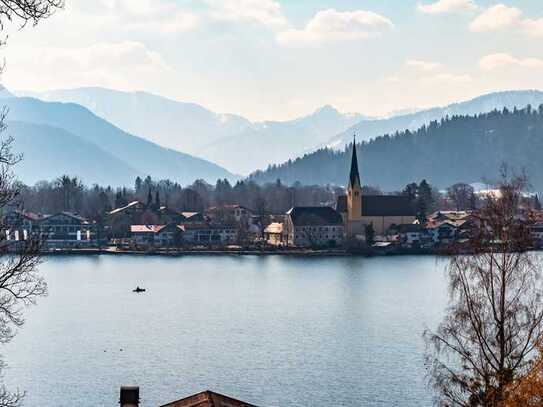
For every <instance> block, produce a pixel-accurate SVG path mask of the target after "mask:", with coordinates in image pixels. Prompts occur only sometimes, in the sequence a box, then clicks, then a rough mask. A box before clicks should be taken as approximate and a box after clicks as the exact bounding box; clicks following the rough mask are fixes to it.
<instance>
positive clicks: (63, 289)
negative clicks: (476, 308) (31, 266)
mask: <svg viewBox="0 0 543 407" xmlns="http://www.w3.org/2000/svg"><path fill="white" fill-rule="evenodd" d="M42 269H43V271H44V273H45V275H46V277H47V281H48V283H49V292H50V295H49V297H47V298H45V299H42V300H40V302H39V304H38V306H37V307H34V308H32V309H31V310H29V312H28V314H27V315H28V317H27V323H26V325H25V326H24V328H23V329H22V331H21V332H20V333H19V335H18V336H17V337H16V338H15V340H14V342H13V343H12V344H10V345H9V346H8V347H7V348H6V349H4V352H3V353H4V354H5V355H6V356H7V361H8V363H9V366H10V368H9V369H8V370H7V371H6V376H7V377H6V381H7V382H8V384H9V385H10V386H19V387H21V388H23V389H25V390H27V391H28V393H29V394H28V397H27V400H26V405H28V406H73V405H80V406H106V405H110V406H113V405H116V403H117V402H118V390H119V386H120V385H122V384H138V385H140V387H141V392H142V397H143V398H142V405H143V406H156V405H159V404H161V403H165V402H167V401H171V400H174V399H177V398H180V397H181V396H185V395H189V394H191V393H195V392H198V391H201V390H204V389H207V388H211V389H213V390H215V391H218V392H221V393H225V394H230V395H233V396H235V397H238V398H241V399H243V400H247V401H250V402H253V403H256V404H258V405H261V406H281V407H284V406H316V405H321V406H330V405H334V406H355V405H364V406H392V405H395V406H396V405H397V406H417V407H418V406H424V405H430V397H429V394H428V390H427V388H426V386H425V383H424V366H423V351H424V343H423V341H422V338H421V334H422V331H423V329H424V328H425V327H426V326H427V325H428V326H435V325H436V324H437V322H438V321H439V319H440V316H441V315H442V312H443V309H444V306H445V305H446V286H445V278H444V274H443V264H440V263H439V262H437V261H436V259H435V258H433V257H387V258H372V259H367V258H354V257H345V258H288V257H275V256H270V257H250V256H247V257H245V256H224V257H206V256H202V257H184V258H164V257H138V256H115V257H113V256H90V257H52V258H50V259H48V261H47V263H46V264H44V265H43V266H42ZM138 285H139V286H140V287H144V288H146V289H147V292H146V293H143V294H134V293H132V289H133V288H134V287H136V286H138Z"/></svg>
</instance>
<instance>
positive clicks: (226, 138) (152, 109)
mask: <svg viewBox="0 0 543 407" xmlns="http://www.w3.org/2000/svg"><path fill="white" fill-rule="evenodd" d="M17 93H18V94H19V95H22V96H25V95H26V96H32V97H37V98H39V99H42V100H47V101H60V102H71V103H77V104H80V105H82V106H85V107H86V108H87V109H89V110H91V111H92V112H93V113H94V114H96V115H98V116H100V117H103V118H104V119H106V120H108V121H110V122H111V123H113V124H115V125H116V126H119V127H120V128H122V129H124V130H126V131H128V132H130V133H132V134H136V135H138V136H141V137H145V138H146V139H148V140H149V141H152V142H154V143H157V144H159V145H161V146H164V147H167V148H172V149H175V150H178V151H183V152H186V153H189V154H192V155H196V156H199V157H202V158H204V159H207V160H210V161H213V162H215V163H217V164H219V165H222V166H224V167H226V168H228V169H229V170H230V171H232V172H234V173H240V174H249V173H250V172H252V171H254V170H255V169H257V168H265V167H266V166H267V165H268V164H270V163H280V162H283V161H285V160H288V159H289V158H291V157H296V156H298V155H301V154H304V153H305V152H308V151H312V150H313V149H314V148H315V147H316V146H318V145H320V144H322V143H324V142H326V141H327V140H329V139H330V137H331V136H333V135H336V134H338V133H340V132H342V131H344V130H345V129H347V128H349V127H350V126H353V125H355V124H356V123H358V122H360V121H361V120H363V119H365V118H367V117H365V116H363V115H361V114H357V113H354V114H349V113H346V114H344V113H340V112H338V111H337V110H336V109H335V108H333V107H332V106H324V107H322V108H320V109H318V110H316V111H315V112H313V113H312V114H310V115H308V116H305V117H301V118H298V119H295V120H289V121H283V122H280V121H265V122H256V123H253V122H251V121H249V120H248V119H245V118H243V117H241V116H239V115H233V114H221V113H215V112H212V111H210V110H208V109H206V108H205V107H203V106H200V105H197V104H194V103H185V102H178V101H174V100H171V99H167V98H164V97H161V96H157V95H153V94H149V93H145V92H121V91H116V90H111V89H104V88H77V89H65V90H51V91H46V92H17Z"/></svg>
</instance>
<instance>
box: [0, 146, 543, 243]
mask: <svg viewBox="0 0 543 407" xmlns="http://www.w3.org/2000/svg"><path fill="white" fill-rule="evenodd" d="M491 192H492V194H495V193H497V192H496V191H491ZM488 193H490V192H488ZM157 200H158V198H157ZM157 202H158V201H157ZM539 212H541V211H539ZM539 212H538V213H539ZM475 226H477V216H476V210H471V211H460V210H458V211H450V210H447V211H443V210H442V211H436V212H434V213H431V214H430V215H428V216H426V215H424V217H421V216H420V214H419V213H417V209H416V206H415V203H414V202H413V200H412V199H410V198H409V196H407V195H371V194H367V193H364V192H363V188H362V184H361V178H360V173H359V169H358V159H357V153H356V149H354V148H353V152H352V159H351V167H350V172H349V178H348V185H347V188H346V190H345V194H343V195H339V196H338V198H337V201H336V203H335V205H334V206H294V207H292V208H291V209H290V210H288V211H287V212H286V213H279V214H263V213H258V211H255V210H252V209H250V208H247V207H244V206H242V205H237V204H228V205H218V206H213V207H210V208H207V209H206V210H204V211H202V212H182V211H176V210H173V209H171V208H169V207H167V206H160V205H159V204H158V203H156V202H155V203H152V201H151V200H149V203H147V204H145V203H143V202H140V201H133V202H130V203H128V204H127V205H124V206H122V207H119V208H115V209H113V210H111V211H110V212H108V213H107V215H106V216H105V218H103V219H99V220H98V219H95V220H91V219H85V218H83V217H82V216H80V215H78V214H76V213H70V212H61V213H57V214H53V215H45V214H37V213H31V212H27V211H23V210H20V209H17V208H12V209H11V210H8V211H7V212H6V213H4V214H3V226H2V233H3V234H4V237H5V241H6V242H12V243H15V242H21V241H25V240H29V239H39V240H40V241H41V242H42V244H43V247H44V248H45V249H48V250H55V249H87V248H89V249H90V248H96V247H100V248H101V247H109V248H112V249H114V250H121V251H122V250H138V251H142V250H143V251H150V250H163V249H174V250H183V249H192V248H201V249H208V248H214V249H221V248H244V249H254V248H257V249H262V248H268V249H270V250H271V249H285V250H286V249H289V248H297V249H300V248H302V249H305V248H312V249H342V248H346V247H353V246H354V247H364V248H366V249H368V250H375V251H382V252H385V253H388V252H390V253H394V252H400V251H405V250H413V251H420V250H424V251H428V250H434V249H437V248H441V247H443V246H447V245H451V244H456V243H463V242H466V241H469V238H470V233H471V232H472V230H473V229H474V227H475ZM531 232H532V238H533V241H534V245H535V246H537V247H542V246H543V213H541V214H540V216H539V218H538V219H536V222H534V223H533V225H532V226H531Z"/></svg>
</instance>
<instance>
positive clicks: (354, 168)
mask: <svg viewBox="0 0 543 407" xmlns="http://www.w3.org/2000/svg"><path fill="white" fill-rule="evenodd" d="M360 185H361V183H360V173H359V172H358V158H357V156H356V140H355V141H354V142H353V156H352V158H351V172H350V174H349V186H351V187H353V186H360Z"/></svg>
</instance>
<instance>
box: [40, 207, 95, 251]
mask: <svg viewBox="0 0 543 407" xmlns="http://www.w3.org/2000/svg"><path fill="white" fill-rule="evenodd" d="M34 230H35V229H34ZM39 235H40V237H41V239H42V240H44V241H45V243H46V244H47V246H48V247H50V248H66V247H88V246H94V245H96V244H97V243H98V241H97V228H96V223H94V222H90V221H89V220H87V219H85V218H84V217H82V216H79V215H77V214H74V213H71V212H60V213H57V214H55V215H49V216H44V217H43V218H42V219H40V221H39Z"/></svg>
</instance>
